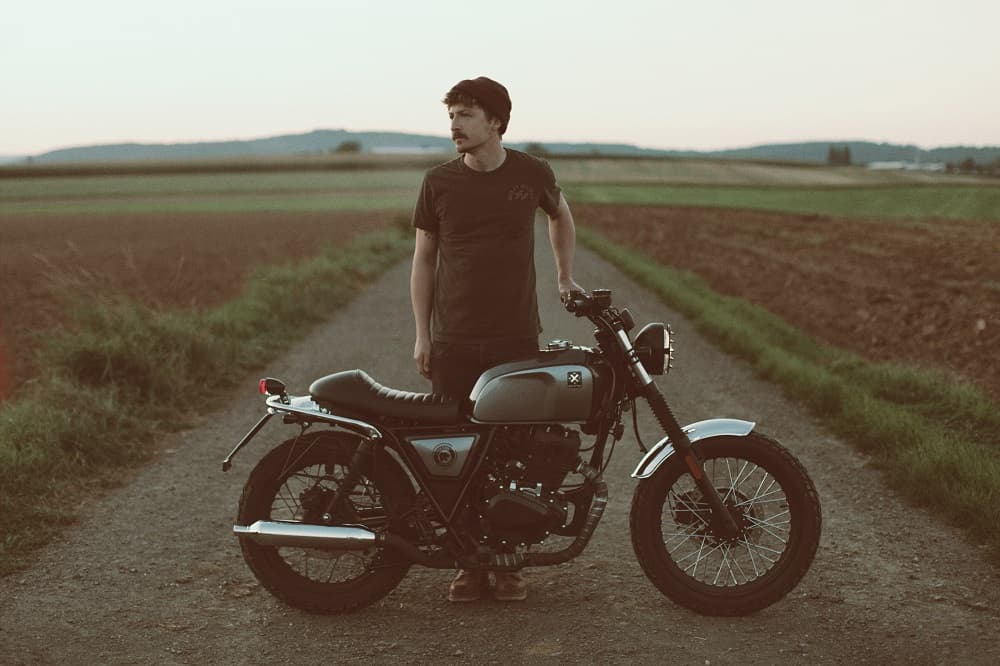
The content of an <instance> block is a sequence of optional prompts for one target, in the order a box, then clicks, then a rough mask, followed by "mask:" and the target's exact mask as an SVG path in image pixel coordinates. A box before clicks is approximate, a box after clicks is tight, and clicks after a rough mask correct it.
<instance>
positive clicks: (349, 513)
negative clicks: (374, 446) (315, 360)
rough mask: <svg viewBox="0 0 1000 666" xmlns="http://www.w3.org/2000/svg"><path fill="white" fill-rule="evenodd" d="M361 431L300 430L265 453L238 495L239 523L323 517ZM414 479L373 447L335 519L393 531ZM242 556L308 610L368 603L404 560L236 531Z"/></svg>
mask: <svg viewBox="0 0 1000 666" xmlns="http://www.w3.org/2000/svg"><path fill="white" fill-rule="evenodd" d="M358 441H359V440H358V439H357V438H356V437H351V436H349V435H344V434H341V433H334V432H317V433H310V434H308V435H304V436H302V437H297V438H295V439H293V440H288V441H287V442H285V443H283V444H281V445H280V446H278V447H277V448H275V449H274V450H273V451H271V452H270V453H268V454H267V455H266V456H264V458H262V459H261V461H260V462H259V463H258V464H257V466H256V467H255V468H254V470H253V472H251V474H250V478H249V479H248V480H247V483H246V486H245V487H244V489H243V495H242V497H240V505H239V518H238V522H239V524H241V525H251V524H253V523H254V522H256V521H258V520H265V521H291V522H302V523H321V519H320V517H321V516H322V514H323V512H324V510H325V506H326V504H327V500H329V499H330V498H331V497H332V496H333V493H334V492H336V490H337V488H338V487H339V486H340V484H341V482H342V481H343V480H344V479H345V477H346V476H347V472H348V469H349V468H350V463H351V458H352V456H353V454H354V451H355V449H356V448H357V445H358ZM412 502H413V487H412V485H411V484H410V482H409V479H408V478H407V477H406V475H405V474H404V473H403V472H402V470H400V468H399V466H398V465H397V464H396V463H395V461H393V460H392V458H390V457H389V456H387V455H385V454H384V453H382V454H380V455H376V457H375V458H374V465H372V471H370V472H367V473H365V474H363V475H362V476H361V478H360V479H359V481H358V483H357V484H355V486H354V487H353V488H352V489H350V491H349V494H348V497H347V498H346V501H345V502H343V503H342V508H341V509H340V510H339V511H338V512H337V515H335V516H334V521H333V522H334V523H335V524H351V525H364V526H365V527H368V528H369V529H371V530H373V531H375V532H384V531H386V530H388V529H390V527H392V528H395V529H393V531H394V532H396V533H403V532H404V530H403V528H402V527H401V526H400V525H397V524H396V523H398V519H396V518H395V516H399V515H400V514H401V513H402V511H404V510H405V508H407V507H408V506H410V505H412ZM240 548H241V549H242V551H243V557H244V559H245V560H246V562H247V564H248V565H249V566H250V569H251V570H252V571H253V573H254V575H255V576H256V577H257V580H259V581H260V583H261V585H263V586H264V587H265V588H266V589H267V590H268V591H269V592H271V593H272V594H273V595H275V596H276V597H278V598H279V599H281V600H282V601H284V602H286V603H288V604H290V605H292V606H295V607H297V608H302V609H304V610H307V611H312V612H321V613H335V612H341V611H348V610H353V609H355V608H360V607H362V606H366V605H368V604H371V603H373V602H375V601H377V600H379V599H381V598H382V597H384V596H385V595H386V594H388V593H389V592H391V591H392V590H393V588H395V587H396V585H398V584H399V582H400V581H401V580H402V579H403V577H404V576H406V572H407V570H408V569H409V564H407V563H401V562H400V561H399V560H398V559H397V558H391V561H390V555H389V554H387V553H386V552H385V551H384V550H382V549H376V548H371V549H369V550H325V549H315V548H299V547H286V546H264V545H260V544H258V543H255V542H253V541H252V540H250V538H248V537H244V536H241V537H240Z"/></svg>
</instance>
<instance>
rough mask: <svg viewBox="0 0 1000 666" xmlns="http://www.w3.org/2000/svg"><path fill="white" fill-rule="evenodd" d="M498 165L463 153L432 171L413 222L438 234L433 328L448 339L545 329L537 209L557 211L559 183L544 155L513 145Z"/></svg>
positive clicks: (436, 335)
mask: <svg viewBox="0 0 1000 666" xmlns="http://www.w3.org/2000/svg"><path fill="white" fill-rule="evenodd" d="M506 150H507V157H506V159H505V160H504V162H503V164H502V165H500V166H499V167H498V168H497V169H495V170H493V171H488V172H481V171H475V170H473V169H470V168H469V167H468V166H466V165H465V162H464V161H463V158H462V156H459V157H458V158H456V159H454V160H452V161H450V162H446V163H445V164H441V165H439V166H436V167H434V168H433V169H430V170H429V171H428V172H427V173H426V175H425V176H424V182H423V185H422V186H421V188H420V196H419V197H418V198H417V206H416V209H415V210H414V212H413V226H414V227H417V228H418V229H426V230H428V231H431V232H434V233H436V234H437V235H438V264H437V272H436V274H435V281H434V304H433V313H432V322H431V329H432V334H433V338H434V339H435V340H440V341H442V342H463V341H464V342H487V341H490V340H499V339H510V338H527V337H535V336H537V335H538V334H539V333H540V332H541V330H542V329H541V325H540V323H539V319H538V301H537V297H536V294H535V260H534V251H535V241H534V238H535V237H534V223H535V211H536V210H537V209H538V208H539V207H541V208H542V209H543V210H544V211H545V212H546V213H548V214H549V215H554V214H555V212H556V210H557V209H558V207H559V194H560V190H559V186H558V185H556V178H555V174H553V173H552V169H551V167H549V165H548V163H547V162H545V161H544V160H540V159H538V158H536V157H532V156H531V155H528V154H526V153H522V152H520V151H516V150H511V149H510V148H507V149H506Z"/></svg>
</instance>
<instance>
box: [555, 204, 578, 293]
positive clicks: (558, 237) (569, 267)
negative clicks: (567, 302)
mask: <svg viewBox="0 0 1000 666" xmlns="http://www.w3.org/2000/svg"><path fill="white" fill-rule="evenodd" d="M549 242H551V243H552V253H553V255H555V260H556V270H557V271H558V272H559V279H560V280H563V279H566V280H572V279H573V257H574V255H575V254H576V226H575V225H574V224H573V215H572V214H571V213H570V212H569V208H568V207H566V206H565V205H564V206H560V208H559V210H558V211H557V212H556V214H555V215H553V216H552V217H550V218H549Z"/></svg>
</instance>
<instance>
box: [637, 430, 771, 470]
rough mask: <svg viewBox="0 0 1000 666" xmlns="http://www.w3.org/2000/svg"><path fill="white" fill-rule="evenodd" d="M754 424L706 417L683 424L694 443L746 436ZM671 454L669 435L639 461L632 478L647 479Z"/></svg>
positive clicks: (671, 447) (672, 452)
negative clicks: (695, 421)
mask: <svg viewBox="0 0 1000 666" xmlns="http://www.w3.org/2000/svg"><path fill="white" fill-rule="evenodd" d="M756 425H757V424H756V423H754V422H753V421H741V420H739V419H708V420H707V421H698V422H697V423H692V424H691V425H687V426H684V432H685V433H687V436H688V438H689V439H690V440H691V443H692V444H694V443H695V442H697V441H698V440H702V439H706V438H708V437H721V436H727V435H728V436H731V437H746V436H747V435H749V434H750V433H751V431H753V429H754V426H756ZM672 455H674V445H673V444H671V443H670V438H669V437H664V438H663V439H661V440H660V441H658V442H657V443H656V444H655V445H654V446H653V448H651V449H650V450H649V452H648V453H647V454H646V455H645V456H643V458H642V460H641V461H639V464H638V466H636V468H635V471H634V472H632V478H634V479H648V478H649V477H651V476H653V474H654V473H655V472H656V470H657V469H659V467H660V465H662V464H663V462H664V461H665V460H666V459H667V458H669V457H670V456H672Z"/></svg>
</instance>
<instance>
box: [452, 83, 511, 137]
mask: <svg viewBox="0 0 1000 666" xmlns="http://www.w3.org/2000/svg"><path fill="white" fill-rule="evenodd" d="M452 93H462V94H464V95H468V96H469V97H473V98H475V100H476V101H477V102H478V103H479V106H481V107H482V109H483V111H487V112H488V113H489V114H490V115H491V116H493V117H494V118H496V119H497V120H499V121H500V134H501V135H502V134H503V133H504V132H506V131H507V123H508V122H509V121H510V95H509V94H507V89H506V88H504V87H503V86H502V85H500V84H499V83H497V82H496V81H494V80H493V79H488V78H486V77H485V76H480V77H478V78H475V79H464V80H462V81H459V82H458V83H456V84H455V85H454V86H452V88H451V90H449V91H448V94H449V95H451V94H452Z"/></svg>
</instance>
